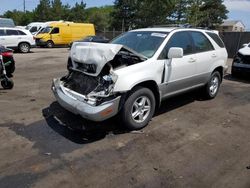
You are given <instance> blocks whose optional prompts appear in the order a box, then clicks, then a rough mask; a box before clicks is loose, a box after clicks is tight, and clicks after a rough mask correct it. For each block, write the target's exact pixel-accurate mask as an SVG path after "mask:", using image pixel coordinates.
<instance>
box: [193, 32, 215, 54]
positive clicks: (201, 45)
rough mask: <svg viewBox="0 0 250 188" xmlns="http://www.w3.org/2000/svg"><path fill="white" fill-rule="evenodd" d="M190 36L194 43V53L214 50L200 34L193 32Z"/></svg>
mask: <svg viewBox="0 0 250 188" xmlns="http://www.w3.org/2000/svg"><path fill="white" fill-rule="evenodd" d="M190 34H191V36H192V39H193V41H194V51H195V53H200V52H207V51H211V50H214V47H213V45H212V44H211V42H210V41H209V40H208V38H207V37H206V36H205V35H204V34H202V33H201V32H195V31H192V32H190Z"/></svg>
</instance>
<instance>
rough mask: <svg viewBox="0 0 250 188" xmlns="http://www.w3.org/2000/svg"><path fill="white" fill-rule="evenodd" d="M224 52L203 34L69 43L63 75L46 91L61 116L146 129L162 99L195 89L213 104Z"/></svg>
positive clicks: (137, 34) (148, 33) (140, 33)
mask: <svg viewBox="0 0 250 188" xmlns="http://www.w3.org/2000/svg"><path fill="white" fill-rule="evenodd" d="M227 56H228V54H227V51H226V49H225V46H224V44H223V42H222V40H221V39H220V38H219V36H218V35H217V34H216V33H215V32H213V31H209V30H201V29H186V28H147V29H138V30H133V31H129V32H127V33H125V34H122V35H121V36H119V37H118V38H116V39H114V40H113V41H112V42H111V44H99V43H77V42H76V43H74V44H73V46H72V49H71V52H70V57H69V60H68V68H69V74H68V75H67V76H65V77H62V78H61V79H54V81H53V85H52V90H53V92H54V95H55V97H56V99H57V101H58V102H59V103H60V105H61V106H63V107H64V108H66V109H67V110H69V111H71V112H73V113H75V114H80V115H81V116H82V117H84V118H86V119H89V120H93V121H103V120H105V119H108V118H110V117H112V116H115V115H116V114H118V113H119V114H120V115H121V120H122V122H123V123H124V125H125V126H126V127H127V128H129V129H141V128H143V127H144V126H146V125H147V124H148V122H149V121H150V119H151V118H152V116H153V115H154V112H155V110H156V109H157V107H159V105H160V104H161V101H163V100H164V99H166V98H168V97H170V96H174V95H177V94H180V93H183V92H186V91H189V90H192V89H195V88H201V89H202V91H203V92H204V93H205V96H206V97H207V98H209V99H212V98H214V97H215V96H216V95H217V93H218V91H219V87H220V84H221V82H222V79H223V74H224V72H225V71H226V70H227V65H226V61H227Z"/></svg>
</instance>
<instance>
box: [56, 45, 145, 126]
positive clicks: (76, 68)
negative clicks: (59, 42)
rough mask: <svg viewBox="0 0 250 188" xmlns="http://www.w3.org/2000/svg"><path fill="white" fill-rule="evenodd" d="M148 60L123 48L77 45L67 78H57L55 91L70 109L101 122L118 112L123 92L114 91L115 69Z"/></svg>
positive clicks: (70, 60) (74, 48)
mask: <svg viewBox="0 0 250 188" xmlns="http://www.w3.org/2000/svg"><path fill="white" fill-rule="evenodd" d="M144 60H145V58H144V57H143V56H141V55H139V54H137V53H136V52H133V51H132V50H130V49H127V48H126V47H123V46H122V45H117V44H99V43H74V45H73V46H72V49H71V53H70V57H69V60H68V70H69V73H68V75H67V76H64V77H62V78H61V79H54V81H53V85H52V90H53V92H54V94H55V97H56V98H57V100H58V102H59V103H60V104H61V106H63V107H64V108H66V109H67V110H69V111H71V112H73V113H75V114H80V115H81V116H82V117H84V118H86V119H90V120H93V121H102V120H105V119H108V118H110V117H112V116H114V115H116V114H117V113H118V111H119V107H120V100H121V97H122V93H119V92H114V90H113V89H114V85H115V83H116V81H117V79H118V76H117V75H116V74H115V70H116V69H120V68H123V67H127V66H129V65H133V64H136V63H139V62H142V61H144Z"/></svg>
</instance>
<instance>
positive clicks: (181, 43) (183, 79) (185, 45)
mask: <svg viewBox="0 0 250 188" xmlns="http://www.w3.org/2000/svg"><path fill="white" fill-rule="evenodd" d="M171 47H179V48H182V49H183V52H184V56H183V58H176V59H172V60H170V59H168V57H167V55H168V51H169V49H170V48H171ZM159 58H160V59H162V60H164V59H165V71H164V75H163V80H162V82H163V96H168V95H171V94H174V93H178V92H180V91H182V90H186V89H189V88H191V87H193V86H194V85H195V81H194V80H195V78H194V75H195V68H196V61H197V59H196V55H195V54H194V53H193V43H192V39H191V36H190V34H189V32H188V31H180V32H176V33H174V34H173V35H172V37H171V38H170V39H169V41H168V43H167V44H166V46H165V48H164V50H163V52H162V54H161V55H160V57H159Z"/></svg>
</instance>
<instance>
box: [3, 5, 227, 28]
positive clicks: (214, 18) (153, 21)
mask: <svg viewBox="0 0 250 188" xmlns="http://www.w3.org/2000/svg"><path fill="white" fill-rule="evenodd" d="M227 13H228V11H227V9H226V7H225V5H224V4H223V0H154V1H152V0H115V1H114V6H104V7H93V8H88V9H86V3H84V1H81V2H80V3H75V5H74V6H73V7H71V6H69V5H68V4H66V5H64V4H62V1H61V0H40V1H39V4H38V5H37V7H36V8H35V10H34V11H32V12H29V11H27V12H25V13H24V12H22V11H18V10H13V11H7V12H5V14H4V15H3V16H4V17H7V18H12V19H13V20H14V21H15V23H16V25H27V24H28V23H30V22H38V21H41V22H45V21H53V20H65V21H74V22H90V23H93V24H95V26H96V29H97V30H104V29H113V28H115V29H116V30H122V29H123V30H129V29H132V28H140V27H149V26H153V25H165V24H184V23H189V24H191V25H193V26H200V27H210V28H214V27H216V26H217V25H218V24H220V23H221V22H222V21H223V19H226V18H227Z"/></svg>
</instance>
